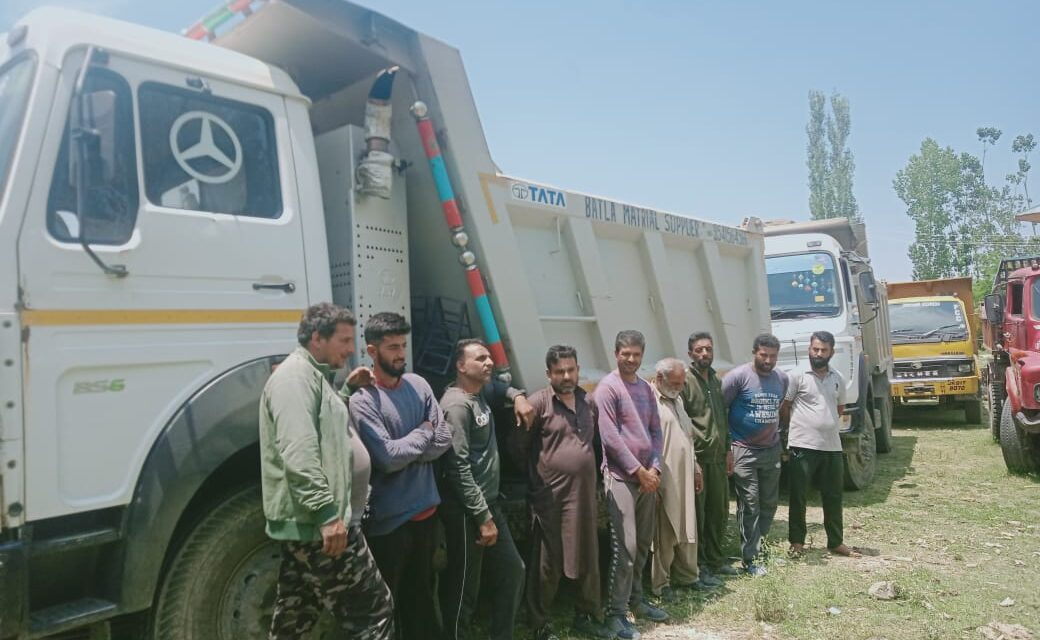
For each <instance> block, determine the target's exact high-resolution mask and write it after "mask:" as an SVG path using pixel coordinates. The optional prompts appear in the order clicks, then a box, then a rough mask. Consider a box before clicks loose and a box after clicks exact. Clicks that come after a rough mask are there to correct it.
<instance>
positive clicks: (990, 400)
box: [986, 382, 1004, 442]
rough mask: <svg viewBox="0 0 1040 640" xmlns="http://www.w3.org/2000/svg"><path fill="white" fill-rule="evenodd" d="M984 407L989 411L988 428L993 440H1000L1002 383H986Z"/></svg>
mask: <svg viewBox="0 0 1040 640" xmlns="http://www.w3.org/2000/svg"><path fill="white" fill-rule="evenodd" d="M986 404H988V405H989V406H988V407H987V408H986V409H987V411H988V412H989V430H990V433H992V434H993V442H1000V413H1001V410H1002V409H1003V405H1004V385H998V384H994V383H992V382H991V383H990V384H988V385H986Z"/></svg>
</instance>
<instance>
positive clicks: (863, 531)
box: [640, 408, 1040, 640]
mask: <svg viewBox="0 0 1040 640" xmlns="http://www.w3.org/2000/svg"><path fill="white" fill-rule="evenodd" d="M896 426H897V429H896V430H895V432H894V434H893V435H894V439H893V442H894V449H893V451H892V452H891V453H889V454H885V455H882V456H880V459H879V465H878V474H877V478H876V480H875V481H874V483H873V485H872V486H871V487H870V488H869V489H867V490H865V491H861V492H850V493H846V495H845V537H846V541H847V543H848V544H850V545H856V546H858V547H861V548H863V549H864V550H865V552H866V553H865V555H864V556H863V557H862V558H857V559H846V558H838V557H833V556H831V555H830V554H829V553H828V552H827V550H826V548H825V547H826V545H825V538H824V534H823V528H822V512H821V511H820V509H819V502H818V496H817V497H816V502H811V503H810V511H809V513H808V521H809V523H810V525H809V541H808V542H809V545H810V547H811V548H810V550H809V552H808V553H807V554H806V555H805V556H804V557H802V558H800V559H797V560H792V559H789V558H788V557H787V556H786V548H787V543H786V538H787V509H786V506H785V503H786V495H783V496H781V508H780V510H779V512H778V513H777V519H776V522H775V524H774V526H773V529H772V532H771V543H770V546H769V549H768V552H769V553H768V559H767V566H768V568H769V574H768V575H766V576H765V577H762V578H754V579H752V578H733V579H730V580H729V581H727V583H726V586H725V587H724V588H723V589H722V590H720V591H719V592H717V593H716V594H714V595H709V596H700V595H695V594H686V595H684V596H683V600H681V601H680V602H679V603H677V604H675V605H670V606H668V607H667V610H668V611H669V612H670V613H671V615H672V619H673V622H672V623H670V624H662V625H657V626H652V625H641V626H640V628H641V631H642V632H643V638H645V639H646V640H663V639H666V638H691V639H695V640H697V639H702V640H709V639H711V640H714V639H725V640H745V639H751V638H777V639H779V638H821V639H823V638H848V639H859V638H862V639H875V640H876V639H881V638H886V639H889V640H896V639H907V640H909V639H914V640H917V639H921V638H990V639H997V638H1004V639H1006V640H1024V639H1026V638H1032V637H1033V634H1036V633H1038V632H1040V479H1037V478H1032V477H1017V476H1009V475H1008V473H1007V472H1006V470H1005V469H1004V464H1003V459H1002V458H1001V454H1000V447H999V446H998V445H997V444H995V443H994V442H993V441H992V439H991V437H990V435H989V432H988V430H986V429H983V428H980V427H977V426H973V427H969V426H965V425H963V418H962V417H961V414H959V413H958V412H952V411H950V412H942V411H937V410H934V409H926V408H921V409H915V410H913V411H905V412H901V413H899V414H897V425H896ZM730 524H731V529H730V538H731V541H732V540H733V538H734V537H735V531H734V530H733V526H732V517H731V523H730ZM734 550H735V547H734ZM877 582H891V583H893V584H894V586H895V589H896V593H897V596H896V598H895V599H892V600H878V599H875V598H873V597H871V596H870V595H868V590H869V589H870V587H871V585H873V584H875V583H877ZM1037 637H1038V638H1040V635H1038V636H1037Z"/></svg>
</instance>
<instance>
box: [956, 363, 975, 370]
mask: <svg viewBox="0 0 1040 640" xmlns="http://www.w3.org/2000/svg"><path fill="white" fill-rule="evenodd" d="M972 369H974V367H973V366H971V363H970V362H965V363H964V364H959V365H957V371H959V372H961V373H971V370H972Z"/></svg>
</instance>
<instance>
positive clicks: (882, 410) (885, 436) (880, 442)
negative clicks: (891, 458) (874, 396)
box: [874, 395, 892, 453]
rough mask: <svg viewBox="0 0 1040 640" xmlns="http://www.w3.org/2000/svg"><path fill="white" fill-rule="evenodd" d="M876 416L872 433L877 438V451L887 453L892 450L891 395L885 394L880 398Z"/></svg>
mask: <svg viewBox="0 0 1040 640" xmlns="http://www.w3.org/2000/svg"><path fill="white" fill-rule="evenodd" d="M877 418H878V423H877V424H876V425H875V429H874V435H875V436H876V440H877V452H878V453H888V452H890V451H892V396H888V395H886V396H885V397H883V398H882V399H881V404H880V406H879V407H878V412H877Z"/></svg>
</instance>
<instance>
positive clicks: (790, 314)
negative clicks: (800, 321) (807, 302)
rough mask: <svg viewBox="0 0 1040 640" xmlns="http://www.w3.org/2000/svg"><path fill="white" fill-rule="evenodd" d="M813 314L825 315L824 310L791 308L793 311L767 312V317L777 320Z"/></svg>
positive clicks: (778, 310)
mask: <svg viewBox="0 0 1040 640" xmlns="http://www.w3.org/2000/svg"><path fill="white" fill-rule="evenodd" d="M811 313H812V314H815V313H827V311H825V310H824V309H805V308H800V307H797V308H793V309H773V310H772V311H770V312H769V315H770V316H771V317H772V318H773V319H777V318H785V317H786V318H789V317H794V316H804V315H807V314H811Z"/></svg>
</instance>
